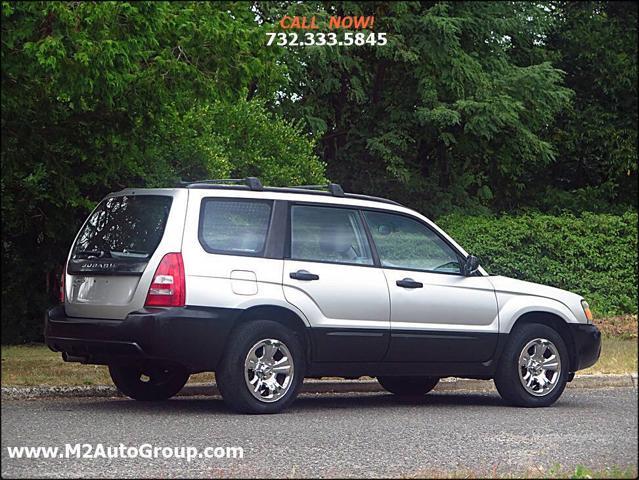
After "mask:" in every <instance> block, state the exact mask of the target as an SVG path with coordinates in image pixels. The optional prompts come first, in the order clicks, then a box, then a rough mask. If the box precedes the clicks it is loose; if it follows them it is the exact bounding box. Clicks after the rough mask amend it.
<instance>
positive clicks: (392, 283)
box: [364, 211, 499, 362]
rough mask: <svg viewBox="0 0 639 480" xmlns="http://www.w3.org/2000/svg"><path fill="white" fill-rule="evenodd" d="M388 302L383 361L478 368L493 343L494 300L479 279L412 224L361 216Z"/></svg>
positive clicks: (425, 229) (397, 217)
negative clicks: (388, 329)
mask: <svg viewBox="0 0 639 480" xmlns="http://www.w3.org/2000/svg"><path fill="white" fill-rule="evenodd" d="M364 217H365V219H366V222H367V224H368V226H369V228H370V231H371V235H372V237H373V239H374V242H375V245H376V247H377V252H378V255H379V258H380V262H381V265H382V267H383V269H384V274H385V276H386V281H387V284H388V289H389V292H390V298H391V312H392V313H391V342H390V347H389V349H388V353H387V355H386V357H385V360H386V361H391V362H398V361H399V362H401V361H406V362H455V361H458V362H481V361H485V360H488V359H490V358H491V356H492V354H493V352H494V350H495V347H496V343H497V337H498V331H499V319H498V308H497V298H496V295H495V292H494V289H493V287H492V285H491V284H490V282H489V280H488V278H487V277H485V276H470V277H466V276H464V275H462V271H461V263H462V260H463V259H462V258H461V254H460V253H459V252H457V251H456V249H454V248H453V247H452V246H451V245H449V244H448V243H447V242H446V241H445V240H444V239H443V238H442V237H441V236H440V235H439V234H437V233H436V232H435V231H434V230H433V229H431V228H430V227H429V226H428V225H427V224H425V223H423V222H421V221H420V220H418V219H417V218H414V217H411V216H407V215H402V214H394V213H385V212H378V211H366V212H364Z"/></svg>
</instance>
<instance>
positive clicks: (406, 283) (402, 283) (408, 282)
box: [395, 278, 424, 288]
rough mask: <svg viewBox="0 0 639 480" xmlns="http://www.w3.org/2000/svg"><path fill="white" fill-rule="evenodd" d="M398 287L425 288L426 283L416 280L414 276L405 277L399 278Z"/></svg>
mask: <svg viewBox="0 0 639 480" xmlns="http://www.w3.org/2000/svg"><path fill="white" fill-rule="evenodd" d="M395 283H396V284H397V286H398V287H403V288H423V287H424V284H423V283H422V282H416V281H415V280H413V279H412V278H404V279H402V280H397V281H396V282H395Z"/></svg>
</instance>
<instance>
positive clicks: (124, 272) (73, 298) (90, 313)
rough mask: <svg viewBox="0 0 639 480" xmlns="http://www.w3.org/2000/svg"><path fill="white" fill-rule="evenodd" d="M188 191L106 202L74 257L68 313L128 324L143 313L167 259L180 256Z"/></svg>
mask: <svg viewBox="0 0 639 480" xmlns="http://www.w3.org/2000/svg"><path fill="white" fill-rule="evenodd" d="M187 195H188V191H187V190H184V189H149V190H123V191H122V192H118V193H116V194H111V195H109V196H108V197H107V198H105V199H104V200H103V201H102V202H100V204H99V205H98V206H97V207H96V209H95V210H94V211H93V212H92V213H91V215H90V216H89V218H88V219H87V221H86V222H85V223H84V225H83V226H82V228H81V229H80V232H79V233H78V236H77V237H76V240H75V242H74V245H73V247H72V249H71V252H70V254H69V259H68V262H67V267H66V275H65V311H66V314H67V315H68V316H71V317H82V318H106V319H124V318H125V317H126V316H127V315H128V314H129V313H130V312H132V311H135V310H139V309H141V308H142V307H143V306H144V301H145V299H146V295H147V292H148V289H149V286H150V284H151V279H152V276H153V274H154V272H155V269H156V268H157V266H158V264H159V262H160V260H161V259H162V257H163V256H164V255H165V254H166V253H169V252H180V250H181V243H182V231H183V227H184V216H185V213H186V212H185V210H186V203H187V202H186V198H187Z"/></svg>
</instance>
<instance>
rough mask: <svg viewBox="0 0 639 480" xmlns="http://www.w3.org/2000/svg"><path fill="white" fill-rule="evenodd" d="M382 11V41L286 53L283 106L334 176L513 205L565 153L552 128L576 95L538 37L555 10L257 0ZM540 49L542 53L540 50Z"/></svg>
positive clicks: (308, 11) (455, 199)
mask: <svg viewBox="0 0 639 480" xmlns="http://www.w3.org/2000/svg"><path fill="white" fill-rule="evenodd" d="M284 13H287V14H289V15H294V14H298V15H307V16H310V15H313V14H315V15H316V16H318V17H321V18H326V17H327V16H329V15H345V14H347V15H375V18H376V20H375V31H379V32H387V34H388V44H387V45H385V46H363V47H326V46H322V47H305V48H303V49H288V50H287V53H288V55H289V56H288V60H287V62H286V63H287V67H288V74H289V76H290V77H291V79H292V81H291V82H290V85H289V87H288V90H287V91H286V92H285V95H284V96H283V97H284V98H283V100H282V102H281V108H282V111H284V112H286V113H287V114H290V115H293V114H294V113H298V114H302V115H303V116H304V117H305V118H306V120H307V122H308V125H309V128H310V129H311V130H312V131H313V134H314V135H315V136H317V137H318V138H320V140H319V143H318V148H319V152H320V155H321V156H322V158H323V159H324V160H325V161H326V162H327V165H328V174H329V176H330V177H331V178H334V179H336V180H339V181H340V182H343V183H344V184H345V186H346V187H347V188H349V189H351V190H355V191H368V192H371V191H372V192H385V193H387V194H390V195H392V196H393V197H395V198H398V199H400V200H402V201H405V202H407V203H409V204H411V205H413V206H416V207H419V208H421V209H422V210H424V211H426V212H428V213H431V214H439V213H441V212H444V211H447V210H450V209H452V208H453V207H466V208H470V209H472V208H474V209H475V210H477V209H480V210H481V209H482V207H483V208H488V207H492V208H497V209H500V208H512V207H514V206H515V205H517V204H519V203H521V202H522V200H523V199H524V198H526V195H527V189H528V188H529V186H530V183H531V181H533V180H534V178H536V175H537V174H538V172H539V171H540V170H543V169H545V168H547V167H548V166H549V165H551V164H552V163H553V162H554V161H555V159H556V153H557V152H556V149H555V148H554V146H553V144H552V143H551V135H550V132H549V129H548V126H549V125H550V124H551V123H552V122H553V120H554V118H555V116H556V115H557V113H558V112H560V111H561V110H562V109H564V108H566V106H567V105H568V104H569V102H570V98H571V91H570V90H569V89H567V88H565V87H564V86H563V78H564V73H563V72H562V71H561V70H559V69H557V68H555V67H553V66H552V65H551V63H550V62H549V61H544V58H545V57H544V56H543V55H542V54H540V50H542V48H541V45H542V44H543V41H544V40H545V38H546V36H547V33H548V32H549V31H550V29H551V27H552V24H553V21H554V16H553V15H552V11H551V10H550V9H548V8H546V7H545V6H544V5H543V4H539V3H527V2H394V3H391V2H372V3H360V2H325V3H319V2H314V3H307V2H305V3H303V4H299V3H294V2H290V3H289V2H286V3H285V4H281V3H277V4H272V3H260V14H261V17H262V19H263V21H264V22H265V23H274V22H275V21H276V20H277V19H278V18H280V17H281V16H282V15H283V14H284ZM542 53H543V52H542Z"/></svg>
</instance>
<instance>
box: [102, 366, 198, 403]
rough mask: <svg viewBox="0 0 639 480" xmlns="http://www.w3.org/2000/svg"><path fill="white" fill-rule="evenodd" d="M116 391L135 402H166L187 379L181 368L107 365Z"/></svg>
mask: <svg viewBox="0 0 639 480" xmlns="http://www.w3.org/2000/svg"><path fill="white" fill-rule="evenodd" d="M109 373H110V374H111V379H112V380H113V383H114V384H115V386H116V387H118V390H120V391H121V392H122V393H123V394H125V395H126V396H127V397H130V398H133V399H135V400H144V401H149V400H166V399H168V398H171V397H172V396H174V395H176V394H177V393H178V392H179V391H180V390H182V387H184V384H185V383H186V382H187V380H188V379H189V374H188V372H187V371H186V370H185V369H183V368H182V367H177V366H165V365H158V364H148V365H109Z"/></svg>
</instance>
